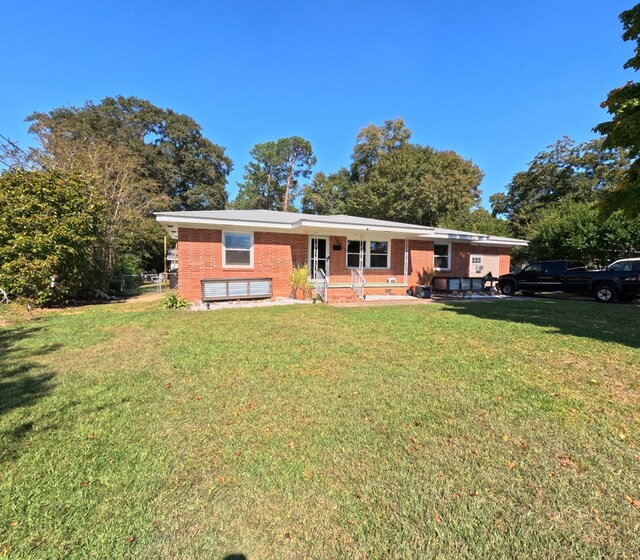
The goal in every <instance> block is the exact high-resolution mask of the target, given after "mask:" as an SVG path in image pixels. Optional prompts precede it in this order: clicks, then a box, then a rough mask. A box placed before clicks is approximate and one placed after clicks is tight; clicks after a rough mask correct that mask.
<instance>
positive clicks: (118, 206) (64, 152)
mask: <svg viewBox="0 0 640 560" xmlns="http://www.w3.org/2000/svg"><path fill="white" fill-rule="evenodd" d="M38 158H39V159H38V161H39V163H40V165H41V166H42V167H43V168H44V169H49V170H55V171H59V172H61V173H64V174H77V175H80V176H82V177H84V179H85V181H86V182H87V184H90V185H91V191H90V194H91V200H93V201H95V202H97V203H99V204H100V206H101V208H102V213H101V219H100V235H99V237H98V239H97V242H96V256H97V258H98V259H99V260H100V261H101V267H100V268H101V270H102V272H103V274H102V277H101V282H100V288H101V289H102V290H107V289H108V287H109V284H110V283H111V281H112V279H113V275H114V272H115V270H116V268H117V267H119V264H120V263H119V261H120V262H122V261H123V259H126V261H127V262H129V263H132V262H135V261H137V263H138V265H137V266H138V267H142V265H143V264H144V262H145V260H146V259H148V258H149V257H150V256H151V255H150V254H149V253H150V252H151V251H153V248H155V249H156V252H157V253H160V251H161V249H160V247H159V246H158V242H159V241H160V240H161V239H162V235H163V232H162V231H161V230H160V229H159V227H158V225H157V224H156V223H155V220H154V219H153V217H152V216H151V215H150V212H151V210H153V209H155V208H158V207H161V208H162V207H166V206H167V198H168V197H167V195H166V194H163V193H161V192H160V189H159V188H158V184H157V183H156V182H155V181H154V180H153V179H150V178H149V177H148V176H146V175H145V174H144V166H143V162H142V160H141V158H140V157H139V156H138V155H136V154H135V153H134V152H133V151H132V150H130V149H128V148H127V147H125V146H122V145H111V144H108V143H107V142H105V141H103V140H95V139H91V140H87V141H85V142H80V141H78V140H77V139H75V138H73V137H71V138H65V137H63V136H58V135H55V136H53V137H51V138H49V140H48V143H47V150H46V151H43V152H41V153H39V154H38ZM154 232H155V235H154ZM149 234H151V235H149ZM125 256H126V257H125ZM120 268H121V267H120ZM129 272H134V273H135V272H137V270H133V271H129Z"/></svg>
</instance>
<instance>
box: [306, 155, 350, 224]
mask: <svg viewBox="0 0 640 560" xmlns="http://www.w3.org/2000/svg"><path fill="white" fill-rule="evenodd" d="M350 188H351V176H350V174H349V171H348V170H347V169H345V168H344V167H343V168H341V169H339V170H338V171H337V172H336V173H331V174H329V175H326V174H325V173H323V172H322V171H319V172H318V173H316V174H315V175H314V177H313V180H312V181H311V184H310V185H307V186H306V187H305V188H304V191H303V194H302V211H303V212H307V213H309V214H324V215H329V214H344V213H346V200H347V196H348V195H349V189H350Z"/></svg>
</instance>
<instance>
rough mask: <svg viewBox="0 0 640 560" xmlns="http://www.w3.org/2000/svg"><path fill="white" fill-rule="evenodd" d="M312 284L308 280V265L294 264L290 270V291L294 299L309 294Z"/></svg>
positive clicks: (302, 297)
mask: <svg viewBox="0 0 640 560" xmlns="http://www.w3.org/2000/svg"><path fill="white" fill-rule="evenodd" d="M312 290H313V284H312V283H311V281H310V280H309V267H308V266H307V265H306V264H305V265H302V266H294V267H293V270H292V271H291V292H292V293H293V297H294V298H295V299H305V298H306V297H307V296H308V295H310V294H311V291H312Z"/></svg>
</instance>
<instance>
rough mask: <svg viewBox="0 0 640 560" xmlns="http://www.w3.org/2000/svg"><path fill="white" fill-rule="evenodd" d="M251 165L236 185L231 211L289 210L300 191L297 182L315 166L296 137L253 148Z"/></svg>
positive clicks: (304, 142) (307, 147)
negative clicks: (236, 190)
mask: <svg viewBox="0 0 640 560" xmlns="http://www.w3.org/2000/svg"><path fill="white" fill-rule="evenodd" d="M250 154H251V157H252V158H253V159H252V161H250V162H249V163H247V165H245V168H244V170H245V172H244V176H243V178H244V182H243V183H238V187H239V190H238V196H237V197H236V200H235V202H234V207H235V208H244V209H264V210H284V211H285V212H286V211H288V210H290V206H291V205H292V203H293V202H294V201H295V199H296V197H297V196H298V193H299V191H300V183H299V180H300V178H305V179H306V178H309V177H310V176H311V169H312V168H313V166H314V165H315V163H316V157H315V156H314V155H313V149H312V147H311V143H310V142H309V141H308V140H305V139H304V138H301V137H300V136H291V137H289V138H280V139H279V140H276V141H275V142H264V143H262V144H256V145H255V146H254V147H253V148H252V149H251V152H250Z"/></svg>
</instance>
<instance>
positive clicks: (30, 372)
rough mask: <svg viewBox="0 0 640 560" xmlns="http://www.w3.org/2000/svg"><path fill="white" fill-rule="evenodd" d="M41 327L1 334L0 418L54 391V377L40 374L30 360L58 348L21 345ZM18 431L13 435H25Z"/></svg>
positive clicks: (37, 367) (20, 327)
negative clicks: (27, 347)
mask: <svg viewBox="0 0 640 560" xmlns="http://www.w3.org/2000/svg"><path fill="white" fill-rule="evenodd" d="M41 330H42V327H25V326H16V327H11V328H5V329H1V330H0V414H4V413H6V412H8V411H10V410H13V409H15V408H19V407H23V406H28V405H30V404H32V403H33V402H34V401H36V400H38V399H40V398H41V397H43V396H44V395H46V394H48V393H49V392H50V391H51V389H52V388H53V383H52V380H53V377H54V374H53V373H52V372H50V371H43V368H42V366H41V365H40V364H38V363H37V362H36V361H34V359H33V358H36V357H38V356H43V355H45V354H48V353H50V352H54V351H55V350H57V349H58V348H60V347H61V346H62V345H61V344H50V345H47V346H41V347H39V348H33V349H31V348H30V349H25V348H23V347H21V346H20V344H19V343H20V342H21V341H23V340H25V339H26V338H29V337H32V336H34V335H35V334H36V333H38V332H39V331H41ZM26 431H29V430H25V429H22V428H19V429H18V430H17V431H16V433H17V434H20V433H26Z"/></svg>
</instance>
